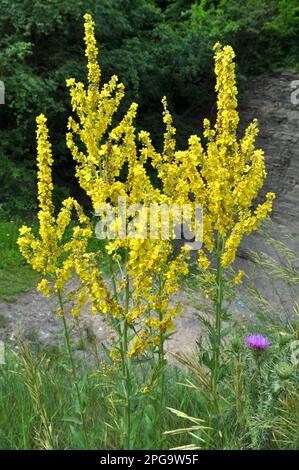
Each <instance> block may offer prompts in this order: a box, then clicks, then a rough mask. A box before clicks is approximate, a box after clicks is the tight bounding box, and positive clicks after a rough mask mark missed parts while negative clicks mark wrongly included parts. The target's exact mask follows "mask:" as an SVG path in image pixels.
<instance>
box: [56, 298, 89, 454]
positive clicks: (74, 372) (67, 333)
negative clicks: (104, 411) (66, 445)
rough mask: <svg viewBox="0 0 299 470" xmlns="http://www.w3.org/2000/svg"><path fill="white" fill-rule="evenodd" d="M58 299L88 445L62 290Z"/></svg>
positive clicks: (85, 434)
mask: <svg viewBox="0 0 299 470" xmlns="http://www.w3.org/2000/svg"><path fill="white" fill-rule="evenodd" d="M58 300H59V305H60V309H61V312H62V314H63V315H62V321H63V327H64V337H65V342H66V346H67V350H68V354H69V358H70V363H71V368H72V375H73V380H74V384H75V388H76V393H77V398H78V403H79V408H80V416H81V420H82V425H83V432H84V438H85V444H86V446H87V443H88V439H87V432H86V425H85V419H84V412H83V403H82V399H81V394H80V389H79V385H78V378H77V371H76V366H75V361H74V357H73V353H72V348H71V342H70V335H69V331H68V327H67V323H66V320H65V312H64V306H63V302H62V297H61V292H60V291H58Z"/></svg>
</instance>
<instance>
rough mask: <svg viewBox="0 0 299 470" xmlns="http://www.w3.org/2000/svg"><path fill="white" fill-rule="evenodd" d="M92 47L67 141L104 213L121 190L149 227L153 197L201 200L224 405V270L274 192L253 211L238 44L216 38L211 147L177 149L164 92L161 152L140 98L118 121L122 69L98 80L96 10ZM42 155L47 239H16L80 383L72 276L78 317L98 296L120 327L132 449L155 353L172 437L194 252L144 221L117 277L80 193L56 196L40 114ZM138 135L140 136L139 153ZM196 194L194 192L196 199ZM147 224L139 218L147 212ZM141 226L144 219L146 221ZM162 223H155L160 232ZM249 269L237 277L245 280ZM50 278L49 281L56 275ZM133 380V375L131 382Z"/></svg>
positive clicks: (152, 390)
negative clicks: (137, 409) (51, 298)
mask: <svg viewBox="0 0 299 470" xmlns="http://www.w3.org/2000/svg"><path fill="white" fill-rule="evenodd" d="M84 19H85V37H84V39H85V45H86V57H87V68H88V77H87V86H85V85H84V84H83V83H81V82H77V81H76V80H75V79H74V78H71V79H68V80H67V85H68V87H69V89H70V96H71V104H72V110H73V113H74V114H75V117H70V118H69V121H68V132H67V135H66V142H67V146H68V148H69V150H70V152H71V154H72V156H73V158H74V161H75V163H76V177H77V178H78V181H79V184H80V186H81V187H82V189H83V190H84V191H85V192H86V194H87V195H88V196H89V198H90V200H91V203H92V207H93V210H94V212H95V214H97V213H99V208H101V207H102V208H103V207H105V204H109V205H112V206H113V207H114V208H115V211H116V215H118V210H119V198H120V197H121V198H125V200H126V205H127V206H128V207H132V205H134V204H135V205H136V206H138V205H141V204H142V206H143V209H142V210H143V211H145V212H144V213H143V220H144V218H145V220H146V221H147V222H146V230H147V231H148V230H149V220H148V219H149V217H148V210H149V208H150V206H151V205H152V204H154V205H155V204H156V205H161V204H164V205H167V206H170V205H176V207H182V206H183V205H184V204H190V203H191V201H190V199H192V201H193V203H194V204H195V205H198V204H201V205H202V206H203V213H204V231H203V249H202V250H200V252H199V264H200V266H201V267H202V268H203V269H205V270H207V276H209V279H213V282H214V283H215V295H214V301H215V313H216V314H215V325H214V330H213V335H212V342H211V344H212V358H211V361H210V364H211V375H210V392H211V394H212V396H213V397H214V398H213V399H214V402H215V404H216V411H217V406H218V405H217V404H218V383H219V380H220V372H221V371H220V369H221V368H220V362H221V361H220V360H221V356H220V353H221V338H222V320H223V316H224V310H223V282H224V277H223V271H224V269H225V268H227V267H228V266H230V264H231V263H232V262H233V261H234V259H235V256H236V252H237V249H238V246H239V244H240V241H241V239H242V237H243V235H244V234H247V235H248V234H250V233H251V232H252V231H253V230H255V229H256V228H257V227H258V225H259V224H260V222H261V221H262V220H263V219H264V218H265V217H266V216H267V214H268V213H269V212H270V210H271V206H272V200H273V198H274V195H273V194H272V193H268V194H267V196H266V202H264V203H263V204H260V205H258V206H257V207H256V209H254V210H252V202H253V200H254V199H255V197H256V196H257V193H258V191H259V189H260V188H261V187H262V185H263V181H264V178H265V176H266V173H265V165H264V155H263V152H262V151H261V150H256V149H255V146H254V142H255V137H256V135H257V132H258V129H257V123H256V122H253V123H252V124H251V125H250V126H249V127H248V129H247V130H246V132H245V136H244V137H243V139H241V140H240V141H238V140H237V136H236V131H237V125H238V122H239V117H238V113H237V110H236V108H237V98H236V95H237V89H236V85H235V65H234V62H233V59H234V53H233V50H232V48H231V47H229V46H226V47H224V48H222V47H221V46H220V44H216V46H215V61H216V65H215V72H216V77H217V83H216V91H217V93H218V101H217V109H218V113H217V120H216V124H215V126H214V128H212V127H211V125H210V122H209V121H208V120H205V121H204V136H205V138H206V140H207V145H206V146H203V145H202V143H201V141H200V139H199V137H197V136H191V137H190V138H189V145H188V148H187V150H185V151H178V150H176V141H175V128H174V126H173V121H172V117H171V115H170V113H169V111H168V108H167V102H166V98H164V99H163V106H164V114H163V119H164V123H165V126H166V131H165V134H164V146H163V151H162V153H159V152H157V151H156V150H155V149H154V147H153V145H152V142H151V138H150V135H149V134H148V133H147V132H145V131H141V132H140V134H139V136H137V135H136V131H135V126H134V119H135V116H136V113H137V105H136V104H135V103H133V104H132V105H131V106H130V108H129V110H128V111H127V113H126V114H125V116H124V117H123V119H122V120H121V121H120V123H119V124H118V125H113V118H114V116H115V113H116V111H117V110H118V108H119V104H120V102H121V99H122V98H123V96H124V86H123V84H121V83H119V82H118V79H117V77H116V76H113V77H112V78H111V80H110V81H109V82H108V83H106V84H103V85H101V69H100V66H99V63H98V49H97V46H96V40H95V35H94V23H93V20H92V18H91V16H90V15H88V14H86V15H85V17H84ZM37 124H38V129H37V141H38V146H37V150H38V152H37V154H38V156H37V163H38V197H39V214H38V218H39V223H40V228H39V236H35V235H34V234H33V232H32V230H31V228H29V227H25V226H23V227H22V228H21V231H20V238H19V246H20V250H21V252H22V254H23V255H24V256H25V258H26V259H27V261H28V262H29V263H30V264H31V265H32V266H33V268H34V269H36V270H37V271H39V272H41V273H42V275H43V276H44V278H43V279H42V281H41V282H40V284H39V286H38V288H39V289H40V290H41V291H42V293H43V294H44V295H51V294H52V293H53V294H54V293H56V295H57V296H58V299H59V305H60V308H59V314H60V315H61V316H62V319H63V323H64V328H65V335H66V342H67V345H68V349H69V353H70V358H71V363H72V370H73V375H74V381H75V383H76V384H77V379H76V369H75V366H74V360H73V357H72V351H71V346H70V338H69V334H68V330H67V324H66V321H65V314H66V306H67V303H66V299H67V298H69V295H70V294H69V293H68V292H67V288H66V282H67V281H68V280H69V279H70V277H71V276H72V275H73V273H74V272H76V274H77V276H78V278H79V279H80V287H79V288H78V291H76V293H73V297H75V299H74V301H73V307H72V308H71V311H70V313H71V314H72V315H74V316H79V315H80V312H81V309H82V307H83V305H84V304H85V302H86V300H87V299H89V300H90V302H91V309H92V312H93V313H94V314H97V313H101V314H103V315H105V317H107V319H109V321H110V324H111V327H112V328H113V329H114V335H113V336H114V340H113V342H112V344H111V347H110V356H111V359H112V360H113V361H114V362H115V363H117V364H118V363H119V364H120V366H121V367H120V370H121V372H120V374H121V375H120V377H119V383H120V384H121V387H122V389H123V391H122V395H121V396H122V398H123V402H124V406H123V407H122V409H123V416H122V424H123V426H122V430H123V432H122V435H123V443H122V445H123V447H124V448H127V449H129V448H131V447H132V446H133V445H134V443H133V437H132V436H133V427H134V428H135V429H136V426H134V425H133V422H132V421H133V418H134V417H132V409H133V401H134V400H135V398H136V395H138V394H137V392H136V390H135V389H134V383H135V379H136V377H137V375H138V374H137V373H136V367H137V365H138V363H139V361H140V360H144V359H147V360H148V363H149V364H150V367H151V373H149V377H152V379H149V382H148V383H145V384H143V385H142V387H143V390H144V392H146V396H148V395H149V396H152V397H155V398H154V403H155V422H154V425H155V426H156V430H157V433H156V435H157V445H158V444H160V445H163V439H162V430H163V411H164V408H165V406H164V405H165V390H164V386H165V383H164V382H165V379H164V369H165V363H166V359H165V340H166V339H167V338H168V336H169V335H170V334H171V332H172V331H173V329H174V318H175V317H176V316H177V315H178V314H179V313H180V308H181V306H180V304H179V303H177V304H174V305H173V304H171V303H170V300H171V298H172V296H173V294H175V293H176V292H178V290H179V288H180V278H181V276H183V275H187V274H188V271H189V267H188V259H189V256H190V253H189V251H188V249H182V250H181V251H180V252H179V254H177V255H174V248H173V244H172V242H171V240H170V239H162V237H158V238H150V237H149V236H147V237H140V236H138V230H137V233H136V229H138V224H137V226H135V227H134V229H132V230H131V231H130V233H129V234H127V233H125V235H129V236H118V237H115V238H113V237H111V239H108V240H107V243H106V245H105V249H106V252H107V254H108V255H109V259H110V277H111V279H110V281H107V280H106V277H107V276H106V275H105V274H104V271H103V269H102V266H101V264H100V262H99V259H98V254H97V253H93V252H91V251H90V250H89V240H90V239H91V237H92V236H93V230H92V224H91V222H90V220H89V218H88V217H87V216H86V215H85V214H84V213H83V211H82V209H81V207H80V206H79V204H78V203H77V202H76V201H75V200H74V199H72V198H69V199H67V200H66V201H64V202H63V203H62V209H61V211H60V212H59V214H58V215H57V217H55V215H54V212H55V211H54V207H53V204H52V190H53V184H52V176H51V166H52V162H53V160H52V153H51V145H50V143H49V140H48V130H47V127H46V118H45V117H44V116H43V115H41V116H39V117H38V118H37ZM137 137H139V140H140V142H141V148H140V150H139V151H138V148H137V143H136V142H137ZM149 161H150V162H151V164H152V165H153V166H154V168H156V169H157V172H158V176H159V178H160V180H161V187H160V189H158V188H156V187H154V186H153V184H152V182H151V179H150V177H149V175H148V174H147V172H146V164H147V163H148V162H149ZM190 196H192V197H191V198H190ZM73 210H75V211H76V212H77V219H78V220H77V224H75V226H73V228H72V235H71V238H70V239H69V238H67V237H66V236H65V232H66V229H67V227H68V226H69V224H70V223H71V217H72V212H73ZM132 215H134V214H132V213H130V212H129V211H127V213H126V215H125V221H122V223H123V225H124V227H127V226H129V225H130V222H131V218H132ZM140 220H141V219H140ZM140 223H141V222H140ZM120 224H121V222H120V220H119V219H118V218H117V217H116V219H115V220H114V221H113V222H111V227H110V228H111V229H113V228H114V229H115V230H116V231H117V233H118V234H119V233H122V235H123V234H124V232H123V230H124V227H123V226H120ZM162 225H163V220H161V217H160V219H159V220H158V228H159V230H160V229H161V228H162ZM208 253H210V254H211V255H212V254H214V255H215V258H216V266H217V267H216V270H215V272H214V271H213V270H212V269H211V268H210V262H211V260H210V258H211V256H208V255H207V254H208ZM242 274H243V273H242V272H239V273H238V274H237V276H236V278H235V283H238V282H240V280H241V277H242ZM49 279H52V282H50V283H49ZM133 379H134V380H133ZM76 389H77V393H78V400H79V403H80V409H81V415H82V422H83V424H84V409H83V404H82V400H81V397H80V390H79V388H78V385H76Z"/></svg>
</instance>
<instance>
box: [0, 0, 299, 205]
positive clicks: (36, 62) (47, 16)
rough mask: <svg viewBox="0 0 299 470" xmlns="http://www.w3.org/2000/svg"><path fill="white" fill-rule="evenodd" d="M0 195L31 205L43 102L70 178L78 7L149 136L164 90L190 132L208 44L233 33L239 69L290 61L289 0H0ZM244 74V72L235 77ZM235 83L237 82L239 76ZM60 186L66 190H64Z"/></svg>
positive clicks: (202, 104) (80, 63) (201, 98)
mask: <svg viewBox="0 0 299 470" xmlns="http://www.w3.org/2000/svg"><path fill="white" fill-rule="evenodd" d="M0 3H1V19H0V25H1V32H2V34H1V38H0V45H1V52H0V80H2V81H3V82H4V83H5V87H6V104H5V106H1V107H0V113H1V114H0V124H1V130H0V133H1V134H0V157H1V159H0V186H1V199H0V202H1V203H2V206H3V208H4V209H5V210H7V209H9V211H10V212H12V211H15V209H16V210H17V211H22V210H23V209H25V210H27V211H28V210H29V211H30V210H32V209H33V206H34V201H35V197H34V193H35V189H34V187H35V182H34V172H33V171H32V169H33V166H34V149H33V147H32V142H33V141H34V122H35V116H36V115H37V114H38V113H39V112H41V111H42V112H44V113H45V114H47V116H48V117H49V121H50V122H51V123H52V129H51V133H52V135H53V141H54V142H56V144H55V153H56V155H57V154H58V155H60V158H59V159H58V162H57V165H56V169H55V177H56V183H58V184H59V186H60V187H61V186H64V185H65V184H66V183H67V182H68V185H69V181H70V179H69V176H70V174H71V173H72V167H71V163H70V160H69V157H68V153H67V150H66V147H65V143H64V137H63V136H64V134H65V128H66V120H67V115H68V114H69V109H68V108H67V105H65V103H66V96H67V91H66V87H65V77H67V76H77V77H81V78H83V73H82V72H83V70H84V60H83V59H82V57H83V54H82V42H81V37H82V26H81V25H82V15H83V13H84V12H85V11H86V10H90V12H92V13H93V16H94V18H95V20H96V23H97V37H98V38H99V41H100V44H101V48H100V51H101V62H102V64H103V70H104V71H105V76H104V80H106V79H107V78H108V77H109V76H110V75H111V74H112V73H116V74H117V75H118V76H119V77H120V79H121V80H122V81H123V82H124V83H125V85H126V87H127V94H126V99H125V100H124V103H123V108H122V109H126V108H127V105H128V103H130V102H131V101H132V97H133V96H134V99H135V100H137V101H138V103H139V106H140V108H139V109H141V112H140V113H139V114H140V116H142V118H140V119H139V121H138V125H139V127H142V128H144V129H147V130H150V131H151V134H152V135H153V137H154V140H155V139H156V140H158V139H157V138H158V136H160V134H161V132H162V122H161V119H160V112H161V107H160V100H161V97H162V96H163V95H167V97H168V101H169V103H170V107H171V110H172V111H173V115H174V120H175V123H176V124H177V127H178V128H179V129H180V132H179V135H178V141H179V143H180V144H184V142H185V137H186V136H187V135H189V134H190V133H191V132H193V130H194V128H195V126H196V125H197V123H198V122H199V119H200V118H201V117H202V115H203V114H207V111H208V110H209V109H213V107H212V106H211V103H209V101H208V96H211V93H210V92H211V90H212V89H213V87H214V83H213V74H212V71H213V64H212V61H211V57H212V53H211V51H212V46H213V44H214V43H215V42H216V40H220V41H221V42H223V43H230V44H231V45H232V46H233V47H234V49H235V51H236V53H237V56H238V64H239V79H242V78H243V79H244V78H245V77H247V76H250V75H252V74H257V73H260V72H261V71H262V70H264V69H269V68H272V67H285V66H291V67H293V66H295V65H296V59H297V56H298V44H299V42H298V7H297V5H296V3H297V2H296V0H292V1H286V0H246V1H244V2H239V1H237V0H219V1H212V0H205V1H203V0H202V1H201V2H200V1H197V2H192V1H182V0H176V1H174V0H169V1H167V0H166V1H159V0H156V1H154V0H131V1H128V0H113V1H111V0H101V1H100V2H99V1H95V0H88V1H82V0H74V1H72V2H70V1H69V0H63V1H58V0H47V1H46V2H40V1H38V0H14V1H12V2H11V1H8V0H1V2H0ZM241 82H242V80H241ZM241 84H242V83H241ZM63 196H65V194H63Z"/></svg>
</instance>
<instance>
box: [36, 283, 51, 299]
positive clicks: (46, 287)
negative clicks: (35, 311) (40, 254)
mask: <svg viewBox="0 0 299 470" xmlns="http://www.w3.org/2000/svg"><path fill="white" fill-rule="evenodd" d="M37 290H39V291H40V292H41V293H42V294H43V295H44V296H45V297H50V295H51V294H52V291H51V287H50V284H49V282H48V281H47V279H42V280H41V281H40V282H39V283H38V285H37Z"/></svg>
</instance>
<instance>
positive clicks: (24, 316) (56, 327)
mask: <svg viewBox="0 0 299 470" xmlns="http://www.w3.org/2000/svg"><path fill="white" fill-rule="evenodd" d="M75 287H76V280H72V281H71V282H70V283H69V284H68V289H70V290H73V289H74V288H75ZM177 297H178V300H180V301H181V302H182V304H183V314H182V316H181V317H178V318H176V320H175V327H176V333H175V334H174V335H173V337H172V339H171V340H169V341H168V345H167V349H168V351H170V352H178V351H183V352H191V351H192V350H193V349H194V347H195V344H196V340H197V338H198V336H199V331H200V323H199V320H198V319H197V318H196V311H197V308H196V307H195V306H192V305H190V299H189V298H188V296H187V294H186V293H184V292H180V293H179V294H178V296H177ZM57 307H58V305H57V301H56V299H54V298H52V297H51V298H48V297H44V296H43V295H42V294H41V293H39V292H38V291H36V290H35V289H34V290H32V291H30V292H27V293H24V294H20V295H19V297H18V298H17V300H16V301H15V302H13V303H9V302H0V315H1V318H2V319H4V320H3V321H2V326H0V339H1V340H2V341H5V342H7V341H8V342H14V341H15V340H16V339H17V337H18V335H21V336H22V337H23V338H26V339H27V340H29V341H30V342H33V343H39V344H42V345H55V344H59V343H60V342H61V341H63V335H62V333H63V325H62V320H61V318H60V317H59V316H57V315H56V314H55V310H56V309H57ZM68 323H69V325H70V327H71V328H72V330H73V331H72V336H73V338H74V340H75V341H76V342H80V340H81V341H82V338H84V339H86V337H88V335H89V334H90V332H93V334H94V335H95V336H96V338H97V343H98V344H100V343H102V342H106V341H107V338H108V337H109V335H110V334H111V332H110V329H109V325H108V323H107V321H106V320H105V318H104V317H103V316H102V315H93V314H92V313H91V312H90V306H89V305H86V306H85V307H84V308H83V311H82V314H81V316H80V317H79V319H78V320H77V321H75V320H74V319H73V318H72V317H68Z"/></svg>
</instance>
